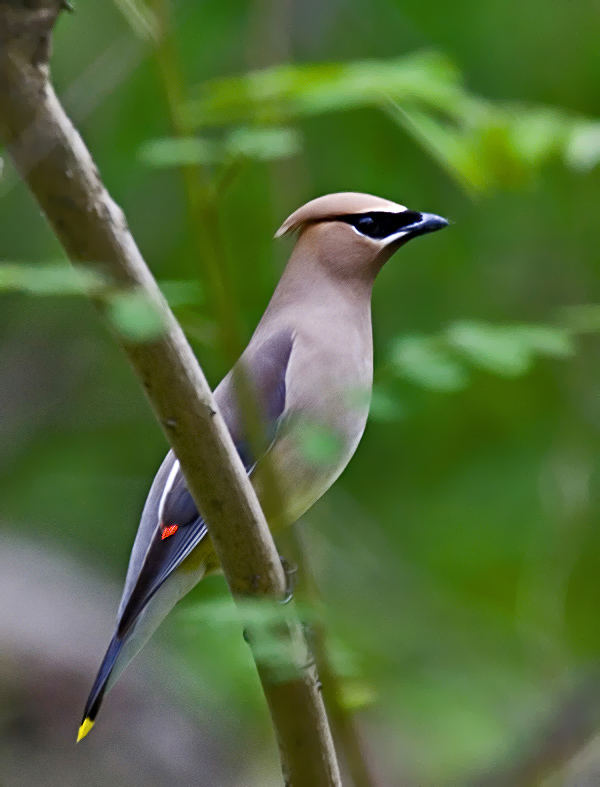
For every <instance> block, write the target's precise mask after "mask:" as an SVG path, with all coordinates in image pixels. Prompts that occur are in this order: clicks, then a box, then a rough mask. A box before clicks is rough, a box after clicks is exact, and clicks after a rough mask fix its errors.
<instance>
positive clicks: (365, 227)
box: [336, 210, 422, 240]
mask: <svg viewBox="0 0 600 787" xmlns="http://www.w3.org/2000/svg"><path fill="white" fill-rule="evenodd" d="M421 219H422V215H421V214H420V213H418V212H417V211H414V210H403V211H401V212H400V213H383V212H382V213H379V212H373V213H359V214H356V213H355V214H353V215H350V216H338V217H337V219H336V221H343V222H345V223H346V224H351V225H352V226H353V227H354V228H355V229H356V230H358V232H360V234H361V235H366V236H367V237H368V238H375V239H376V240H382V239H383V238H387V237H388V236H390V235H395V234H396V233H397V232H401V231H402V230H403V229H404V228H406V227H411V226H412V225H414V224H417V223H418V222H420V221H421Z"/></svg>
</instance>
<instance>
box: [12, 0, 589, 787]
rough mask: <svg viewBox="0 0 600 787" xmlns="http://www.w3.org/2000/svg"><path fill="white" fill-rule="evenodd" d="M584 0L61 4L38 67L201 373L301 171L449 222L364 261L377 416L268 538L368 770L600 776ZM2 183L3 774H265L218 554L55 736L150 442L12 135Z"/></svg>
mask: <svg viewBox="0 0 600 787" xmlns="http://www.w3.org/2000/svg"><path fill="white" fill-rule="evenodd" d="M598 12H599V8H598V4H597V2H595V0H580V2H578V3H556V4H550V5H549V4H548V3H547V2H542V0H529V1H528V2H527V3H522V4H520V5H519V7H518V9H517V8H516V7H515V5H514V4H507V3H499V2H488V3H480V2H474V0H464V1H463V2H459V3H453V4H447V3H443V2H441V1H440V0H431V1H430V2H428V3H425V4H417V5H415V4H414V3H407V2H402V0H371V2H369V3H366V2H359V1H358V0H330V2H328V3H320V2H316V0H303V2H300V0H254V1H253V2H251V1H250V0H246V2H243V1H242V0H218V1H217V0H204V1H203V2H200V3H198V2H191V0H179V2H176V1H175V0H174V1H173V2H167V0H151V2H148V3H144V2H142V0H118V2H117V0H115V2H113V3H84V2H80V3H78V4H77V7H76V9H75V13H74V14H72V15H70V14H63V15H62V16H61V18H60V19H59V22H58V25H57V30H56V35H55V42H54V55H53V60H52V66H53V75H54V83H55V85H56V89H57V92H58V93H59V95H60V96H61V97H62V99H63V101H64V103H65V105H66V107H67V109H68V112H69V113H70V115H71V117H72V118H73V120H74V122H75V124H76V125H77V126H78V128H79V129H80V130H81V132H82V135H83V137H84V139H85V141H86V142H87V144H88V145H89V147H90V149H91V151H92V153H93V155H94V157H95V159H96V162H97V164H98V166H99V169H100V171H101V173H102V176H103V179H104V181H105V183H106V185H107V187H108V188H109V190H110V192H111V194H112V195H113V197H114V198H115V199H116V200H117V202H118V203H119V204H120V205H121V206H122V207H123V208H124V210H125V212H126V215H127V217H128V221H129V223H130V226H131V229H132V231H133V233H134V235H135V237H136V239H137V242H138V244H139V246H140V248H141V250H142V253H143V254H144V256H145V258H146V260H147V261H148V263H149V265H150V267H151V268H152V270H153V272H154V274H155V276H156V277H157V278H158V280H159V283H160V285H161V287H162V288H163V291H164V292H165V295H166V296H167V298H168V299H169V301H170V303H171V305H172V307H173V309H174V310H175V313H176V315H177V317H178V318H179V319H180V320H181V323H182V325H183V327H184V329H185V330H186V333H187V335H188V337H189V339H190V341H191V342H192V344H193V347H194V350H195V351H196V353H197V355H198V358H199V360H200V363H201V365H202V366H203V368H204V370H205V372H206V374H207V377H208V379H209V380H210V382H211V383H212V384H213V385H216V383H217V382H218V381H219V379H220V377H221V376H222V375H223V374H224V372H225V371H226V370H227V369H228V368H229V365H230V363H231V359H232V357H233V356H235V354H236V352H237V351H238V349H239V348H240V347H241V346H243V344H244V343H245V341H247V339H248V338H249V336H250V334H251V332H252V329H253V327H254V325H255V324H256V322H257V320H258V318H259V317H260V315H261V313H262V311H263V309H264V307H265V305H266V303H267V301H268V299H269V297H270V294H271V292H272V290H273V287H274V285H275V283H276V281H277V279H278V277H279V275H280V272H281V269H282V266H283V264H284V262H285V260H286V259H287V256H288V254H289V252H290V249H291V244H292V241H290V240H289V239H288V240H283V241H279V242H277V243H274V242H273V241H272V235H273V232H274V231H275V229H276V228H277V227H278V226H279V224H280V223H281V221H282V220H283V219H284V218H285V217H286V216H287V215H288V214H289V213H291V212H292V211H293V210H294V209H295V208H296V207H298V206H299V205H300V204H302V203H303V202H306V201H307V200H309V199H311V198H313V197H315V196H318V195H320V194H324V193H327V192H331V191H337V190H358V191H368V192H372V193H375V194H378V195H380V196H384V197H387V198H389V199H392V200H396V201H399V202H402V203H404V204H406V205H408V206H409V207H410V208H411V209H416V210H425V211H431V212H435V213H439V214H441V215H444V216H447V217H448V218H449V219H451V220H452V222H453V224H452V226H451V227H450V228H449V229H448V230H447V231H445V232H443V233H439V234H435V235H432V236H429V237H426V238H422V239H419V241H418V242H415V243H413V244H410V245H408V246H407V247H406V248H405V249H403V250H402V252H401V253H400V254H398V256H397V257H396V258H394V259H393V260H392V261H391V262H390V263H389V264H388V265H387V266H386V268H385V269H384V270H383V272H382V274H381V276H380V278H379V280H378V282H377V284H376V287H375V292H374V304H373V311H374V338H375V353H376V371H375V391H374V397H373V406H372V417H371V419H370V422H369V425H368V427H367V430H366V433H365V436H364V439H363V441H362V444H361V446H360V449H359V451H358V453H357V455H356V457H355V458H354V460H353V461H352V463H351V465H350V467H349V468H348V470H347V471H346V472H345V473H344V475H343V476H342V478H341V479H340V481H339V482H338V483H337V484H336V485H335V487H334V489H332V490H331V491H330V492H329V493H328V494H327V496H326V497H325V498H324V499H323V500H322V501H321V502H320V503H318V504H317V505H316V506H315V507H314V509H313V510H312V511H311V512H310V513H309V514H308V515H307V516H306V517H305V521H304V522H303V523H301V525H300V529H299V531H298V532H297V533H295V534H293V535H290V536H286V537H284V538H283V539H282V541H281V546H280V549H281V551H282V553H283V554H285V555H286V556H290V557H291V558H292V559H294V560H296V561H298V562H300V564H301V574H302V575H303V579H302V582H301V588H300V590H299V595H300V600H301V603H304V605H305V608H306V609H307V613H306V614H307V616H308V617H311V619H312V620H313V626H314V632H315V634H314V636H315V639H316V640H317V641H318V642H317V645H318V650H319V651H320V652H321V656H322V657H323V658H325V659H326V664H325V671H326V673H327V681H326V687H325V688H326V691H327V693H328V696H329V698H330V701H331V703H332V707H333V713H332V715H333V717H334V721H335V729H336V734H337V736H338V742H339V748H340V752H341V757H342V759H343V762H344V770H345V774H346V777H345V778H346V782H347V783H348V784H351V783H353V782H354V783H355V784H356V785H357V787H363V785H369V784H371V785H422V786H423V787H430V786H433V785H435V786H436V787H438V786H439V787H444V786H445V785H476V784H477V785H506V786H507V787H511V786H512V785H538V784H540V785H541V784H543V785H547V786H549V787H553V786H554V785H577V787H582V786H583V785H597V784H600V737H597V734H598V732H599V731H600V726H599V722H600V711H599V707H600V705H599V699H600V684H599V683H598V657H599V655H600V627H599V626H598V608H599V603H600V594H599V590H598V587H599V585H598V576H599V574H600V529H599V528H598V525H597V522H598V517H599V514H600V465H599V440H600V338H599V331H600V270H599V264H600V257H599V254H598V247H599V240H600V222H599V221H598V206H599V199H598V198H599V195H600V169H599V167H598V166H597V165H598V163H599V162H600V120H599V118H600V101H599V98H598V79H599V77H600V48H599V47H598V40H599V36H600V15H599V13H598ZM0 198H1V200H2V205H1V213H0V226H1V245H0V255H1V257H2V265H1V267H0V289H1V290H2V294H1V310H0V337H1V338H0V370H1V375H0V412H1V419H0V473H1V476H0V500H1V501H2V502H1V505H0V525H1V527H2V534H1V541H2V548H1V549H0V563H1V566H2V569H1V571H0V593H1V595H2V598H3V604H2V605H1V606H0V641H1V642H2V648H1V654H0V697H1V698H2V702H1V707H2V711H1V713H0V781H1V782H2V783H3V784H6V785H10V786H12V785H34V784H35V785H37V784H40V785H41V784H43V785H76V784H77V785H79V784H81V783H82V780H84V779H85V782H86V784H89V785H109V784H114V783H117V784H128V785H135V784H147V785H167V784H175V783H176V784H190V785H191V784H206V785H224V786H225V785H244V786H247V787H259V786H261V787H262V786H267V785H276V784H278V783H279V782H280V776H279V766H278V760H277V754H276V750H275V745H274V742H273V737H272V732H271V730H270V725H269V719H268V716H267V713H266V710H265V707H264V701H263V699H262V696H261V693H260V687H259V684H258V681H257V678H256V675H255V671H254V666H253V664H252V661H251V658H250V655H249V652H248V650H247V646H246V645H245V643H244V642H243V639H242V637H241V633H240V624H239V621H238V620H237V619H236V615H235V613H234V611H233V609H232V605H231V603H230V602H229V601H228V595H227V590H226V587H225V584H224V582H223V580H222V579H221V578H219V577H215V578H210V579H208V580H206V581H205V582H203V583H202V586H201V587H199V588H197V589H196V590H195V591H194V593H193V594H192V595H191V596H190V597H188V598H187V599H186V600H185V601H184V602H183V603H182V604H180V605H179V607H178V608H177V609H176V611H175V612H174V613H173V614H172V615H171V616H170V618H169V619H168V621H167V622H166V623H165V624H164V626H163V627H162V628H161V630H160V632H159V634H158V635H157V636H156V637H155V638H154V640H153V644H152V646H151V647H149V648H147V649H146V651H145V652H144V654H143V655H142V656H141V657H140V658H138V659H137V660H136V661H135V662H134V663H133V664H132V666H131V667H130V668H129V670H128V672H127V674H126V676H125V677H124V679H123V680H122V681H121V682H120V683H119V684H118V685H117V686H116V687H115V689H114V691H113V692H112V693H111V695H110V697H109V698H108V699H107V701H106V703H105V706H104V708H103V712H102V714H101V716H100V717H99V720H98V724H97V725H96V728H95V729H94V731H93V733H92V734H91V735H90V737H89V738H88V739H87V740H86V741H85V743H83V744H81V745H80V746H78V747H75V746H74V744H73V741H74V737H75V733H76V730H77V726H78V723H79V720H80V714H81V710H82V707H83V702H84V700H85V697H86V695H87V692H88V690H89V687H90V685H91V682H92V680H93V677H94V674H95V670H96V668H97V665H98V663H99V661H100V658H101V656H102V653H103V650H104V648H105V646H106V643H107V642H108V639H109V636H110V633H111V630H112V625H113V620H114V614H115V610H116V605H117V602H118V598H119V594H120V586H121V582H122V579H123V576H124V572H125V569H126V565H127V560H128V556H129V550H130V547H131V544H132V541H133V537H134V534H135V530H136V528H137V522H138V516H139V513H140V511H141V506H142V503H143V500H144V497H145V493H146V491H147V489H148V486H149V483H150V480H151V478H152V476H153V473H154V472H155V470H156V468H157V467H158V464H159V463H160V461H161V458H162V456H163V454H164V452H165V450H166V444H165V441H164V438H163V436H162V434H161V432H160V430H159V428H158V426H157V425H156V423H155V421H154V419H153V417H152V415H151V412H150V409H149V407H148V405H147V404H146V402H145V399H144V397H143V395H142V392H141V389H140V387H139V385H138V383H137V381H136V380H135V378H134V376H133V374H132V373H131V371H130V370H129V368H128V366H127V364H126V361H125V359H124V357H123V356H122V355H121V353H120V351H119V350H118V348H117V346H116V345H115V343H114V341H113V340H112V338H111V336H110V333H109V331H108V330H107V329H106V326H105V325H103V324H102V323H101V321H100V320H99V318H98V316H97V314H96V312H95V311H94V309H93V308H92V306H91V305H90V304H89V303H88V302H87V301H86V300H85V298H83V297H80V296H79V295H77V289H78V287H77V286H75V285H74V282H73V280H72V278H71V277H70V276H69V269H68V267H67V266H66V263H65V261H64V258H63V255H62V252H61V250H60V248H59V246H58V244H57V242H56V240H55V239H54V238H53V235H52V233H51V232H50V230H49V228H48V227H47V225H46V224H45V222H44V219H43V217H41V216H40V213H39V210H38V208H37V207H36V205H35V204H34V202H33V200H32V198H31V197H30V196H29V194H28V192H27V190H26V189H25V188H24V187H23V185H21V184H20V183H19V181H18V179H17V177H16V175H15V173H14V171H13V170H12V169H11V166H10V163H9V162H8V161H7V160H5V166H4V170H3V174H2V178H1V179H0ZM143 317H144V315H143V314H140V313H139V310H136V307H135V304H131V303H129V304H128V303H120V305H118V307H117V306H115V308H114V310H113V319H114V321H115V324H116V325H117V327H118V328H119V329H121V330H123V331H125V332H130V333H131V335H133V336H137V337H138V338H141V339H142V340H143V338H144V336H145V335H146V332H148V331H151V330H152V326H148V325H146V324H145V322H144V319H143ZM321 442H322V441H321ZM313 448H314V450H315V451H317V452H318V451H319V450H321V449H323V450H325V449H324V448H323V446H320V442H319V440H316V443H315V445H314V446H313ZM357 752H360V756H357ZM361 763H362V765H361ZM365 771H366V772H365Z"/></svg>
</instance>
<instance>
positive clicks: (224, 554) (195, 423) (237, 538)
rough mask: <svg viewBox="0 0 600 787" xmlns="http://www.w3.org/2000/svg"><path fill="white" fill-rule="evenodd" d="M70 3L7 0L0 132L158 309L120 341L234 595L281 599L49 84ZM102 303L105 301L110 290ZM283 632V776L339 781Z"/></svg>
mask: <svg viewBox="0 0 600 787" xmlns="http://www.w3.org/2000/svg"><path fill="white" fill-rule="evenodd" d="M66 7H68V5H67V3H66V0H0V139H1V141H2V142H3V143H4V144H5V145H6V148H7V150H8V152H9V154H10V156H11V158H12V159H13V161H14V163H15V166H16V168H17V170H18V171H19V173H20V175H21V177H22V178H23V180H24V181H25V182H26V183H27V185H28V186H29V188H30V189H31V191H32V193H33V195H34V197H35V198H36V200H37V201H38V203H39V205H40V207H41V208H42V210H43V211H44V213H45V215H46V218H47V219H48V221H49V223H50V225H51V226H52V228H53V230H54V232H55V233H56V235H57V237H58V239H59V240H60V242H61V244H62V245H63V247H64V249H65V251H66V253H67V255H68V256H69V258H70V259H71V261H72V262H73V263H75V264H77V265H79V266H82V267H85V268H88V267H90V268H91V269H92V270H94V271H98V270H100V271H102V272H103V273H104V275H105V276H106V277H107V279H108V280H109V281H110V282H112V283H113V284H116V285H117V286H118V287H119V288H120V289H121V290H122V291H124V292H130V293H135V294H136V295H138V296H141V297H142V298H143V301H144V303H146V305H147V306H148V307H149V308H151V309H152V311H153V313H154V314H155V316H156V317H157V318H158V319H159V321H160V331H159V335H158V336H157V337H156V336H155V337H154V338H152V339H148V340H146V341H132V340H131V339H130V338H127V337H126V336H124V335H122V334H117V339H118V340H119V342H120V344H121V346H122V347H123V349H124V350H125V352H126V354H127V356H128V357H129V360H130V362H131V365H132V366H133V369H134V371H135V373H136V374H137V376H138V377H139V379H140V382H141V384H142V386H143V388H144V390H145V392H146V395H147V397H148V399H149V401H150V404H151V405H152V408H153V410H154V413H155V415H156V418H157V420H158V421H159V423H160V425H161V427H162V429H163V431H164V433H165V435H166V437H167V440H168V441H169V443H170V445H171V446H172V448H173V450H174V452H175V454H176V455H177V458H178V459H179V461H180V463H181V468H182V471H183V473H184V475H185V478H186V481H187V484H188V487H189V490H190V492H191V494H192V496H193V498H194V501H195V503H196V505H197V506H198V510H199V511H200V513H201V514H202V516H203V517H204V518H205V520H206V522H207V524H208V527H209V531H210V536H211V539H212V542H213V544H214V547H215V551H216V553H217V556H218V558H219V560H220V562H221V566H222V568H223V572H224V574H225V577H226V579H227V582H228V584H229V587H230V589H231V592H232V594H233V595H234V596H235V597H236V598H237V599H240V598H247V597H249V596H254V597H257V596H259V597H260V596H268V597H272V598H281V597H282V596H283V595H284V593H285V576H284V572H283V570H282V566H281V562H280V560H279V557H278V554H277V550H276V548H275V545H274V543H273V539H272V537H271V534H270V531H269V528H268V525H267V522H266V520H265V517H264V515H263V512H262V510H261V508H260V505H259V502H258V500H257V498H256V495H255V493H254V490H253V488H252V485H251V483H250V481H249V479H248V477H247V475H246V472H245V470H244V467H243V465H242V462H241V460H240V458H239V456H238V455H237V452H236V450H235V447H234V445H233V442H232V440H231V437H230V435H229V432H228V430H227V427H226V426H225V423H224V421H223V419H222V417H221V415H220V414H219V412H218V410H217V407H216V405H215V402H214V399H213V396H212V393H211V391H210V388H209V386H208V384H207V382H206V380H205V378H204V375H203V373H202V371H201V369H200V367H199V365H198V363H197V361H196V358H195V357H194V355H193V353H192V351H191V348H190V347H189V345H188V343H187V340H186V338H185V336H184V334H183V332H182V330H181V328H180V326H179V324H178V323H177V321H176V320H175V318H174V316H173V315H172V313H171V311H170V310H169V308H168V306H167V304H166V302H165V300H164V298H163V297H162V295H161V293H160V290H159V288H158V286H157V284H156V282H155V280H154V278H153V277H152V274H151V273H150V271H149V269H148V267H147V266H146V264H145V262H144V260H143V258H142V256H141V254H140V251H139V249H138V248H137V246H136V244H135V241H134V239H133V237H132V235H131V234H130V232H129V229H128V227H127V223H126V220H125V217H124V215H123V213H122V211H121V210H120V208H119V207H118V206H117V205H116V204H115V202H114V201H113V200H112V199H111V197H110V195H109V194H108V192H107V191H106V189H105V187H104V185H103V183H102V181H101V179H100V176H99V173H98V170H97V168H96V166H95V164H94V162H93V160H92V158H91V156H90V154H89V152H88V150H87V148H86V146H85V144H84V142H83V140H82V139H81V137H80V135H79V133H78V132H77V131H76V129H75V128H74V127H73V125H72V124H71V122H70V121H69V119H68V118H67V116H66V114H65V112H64V110H63V109H62V107H61V105H60V102H59V101H58V99H57V97H56V95H55V93H54V90H53V88H52V86H51V84H50V81H49V66H48V63H49V56H50V47H51V34H52V28H53V26H54V23H55V21H56V18H57V16H58V14H59V13H60V11H61V10H62V9H63V8H66ZM97 303H98V306H99V307H100V309H101V310H105V309H106V304H105V302H104V301H103V300H102V299H97ZM242 609H243V606H242ZM276 636H277V637H278V640H279V642H280V644H281V646H282V653H284V654H286V659H287V664H286V667H288V668H289V671H287V672H286V677H285V678H284V679H281V675H280V673H279V672H278V671H276V670H273V669H272V666H271V665H270V664H269V663H267V662H265V661H263V660H261V658H260V656H259V655H258V651H259V648H258V647H257V648H256V649H253V652H254V653H255V660H256V662H257V668H258V672H259V676H260V679H261V683H262V687H263V691H264V693H265V697H266V700H267V703H268V705H269V708H270V711H271V716H272V719H273V724H274V727H275V730H276V734H277V738H278V742H279V747H280V753H281V760H282V768H283V773H284V777H285V780H286V783H288V784H291V785H293V787H304V786H305V785H306V787H316V786H317V785H340V784H341V781H340V776H339V769H338V765H337V761H336V757H335V752H334V748H333V743H332V738H331V733H330V730H329V724H328V721H327V716H326V713H325V708H324V705H323V701H322V697H321V694H320V687H319V683H318V678H317V675H316V672H315V669H314V667H312V666H310V665H311V658H310V654H309V651H308V648H307V645H306V641H305V639H304V636H303V634H302V631H301V627H300V624H299V623H298V621H297V618H296V617H295V616H294V615H293V613H290V614H286V617H285V622H284V623H283V624H281V623H280V624H278V625H277V629H276ZM251 644H253V643H252V642H251ZM256 645H257V646H258V645H259V643H258V642H257V643H256Z"/></svg>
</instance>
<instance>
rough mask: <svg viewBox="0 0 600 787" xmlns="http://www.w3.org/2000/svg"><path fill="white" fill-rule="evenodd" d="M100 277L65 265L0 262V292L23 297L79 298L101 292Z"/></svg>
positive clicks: (63, 263)
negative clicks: (14, 293)
mask: <svg viewBox="0 0 600 787" xmlns="http://www.w3.org/2000/svg"><path fill="white" fill-rule="evenodd" d="M104 287H105V281H104V279H103V278H102V276H100V274H97V273H94V272H93V271H89V270H84V269H82V268H74V267H72V266H71V265H69V264H67V263H65V262H44V263H11V262H4V263H0V291H5V292H7V291H14V292H24V293H26V294H27V295H81V294H83V293H90V292H95V291H98V290H101V289H103V288H104Z"/></svg>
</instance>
